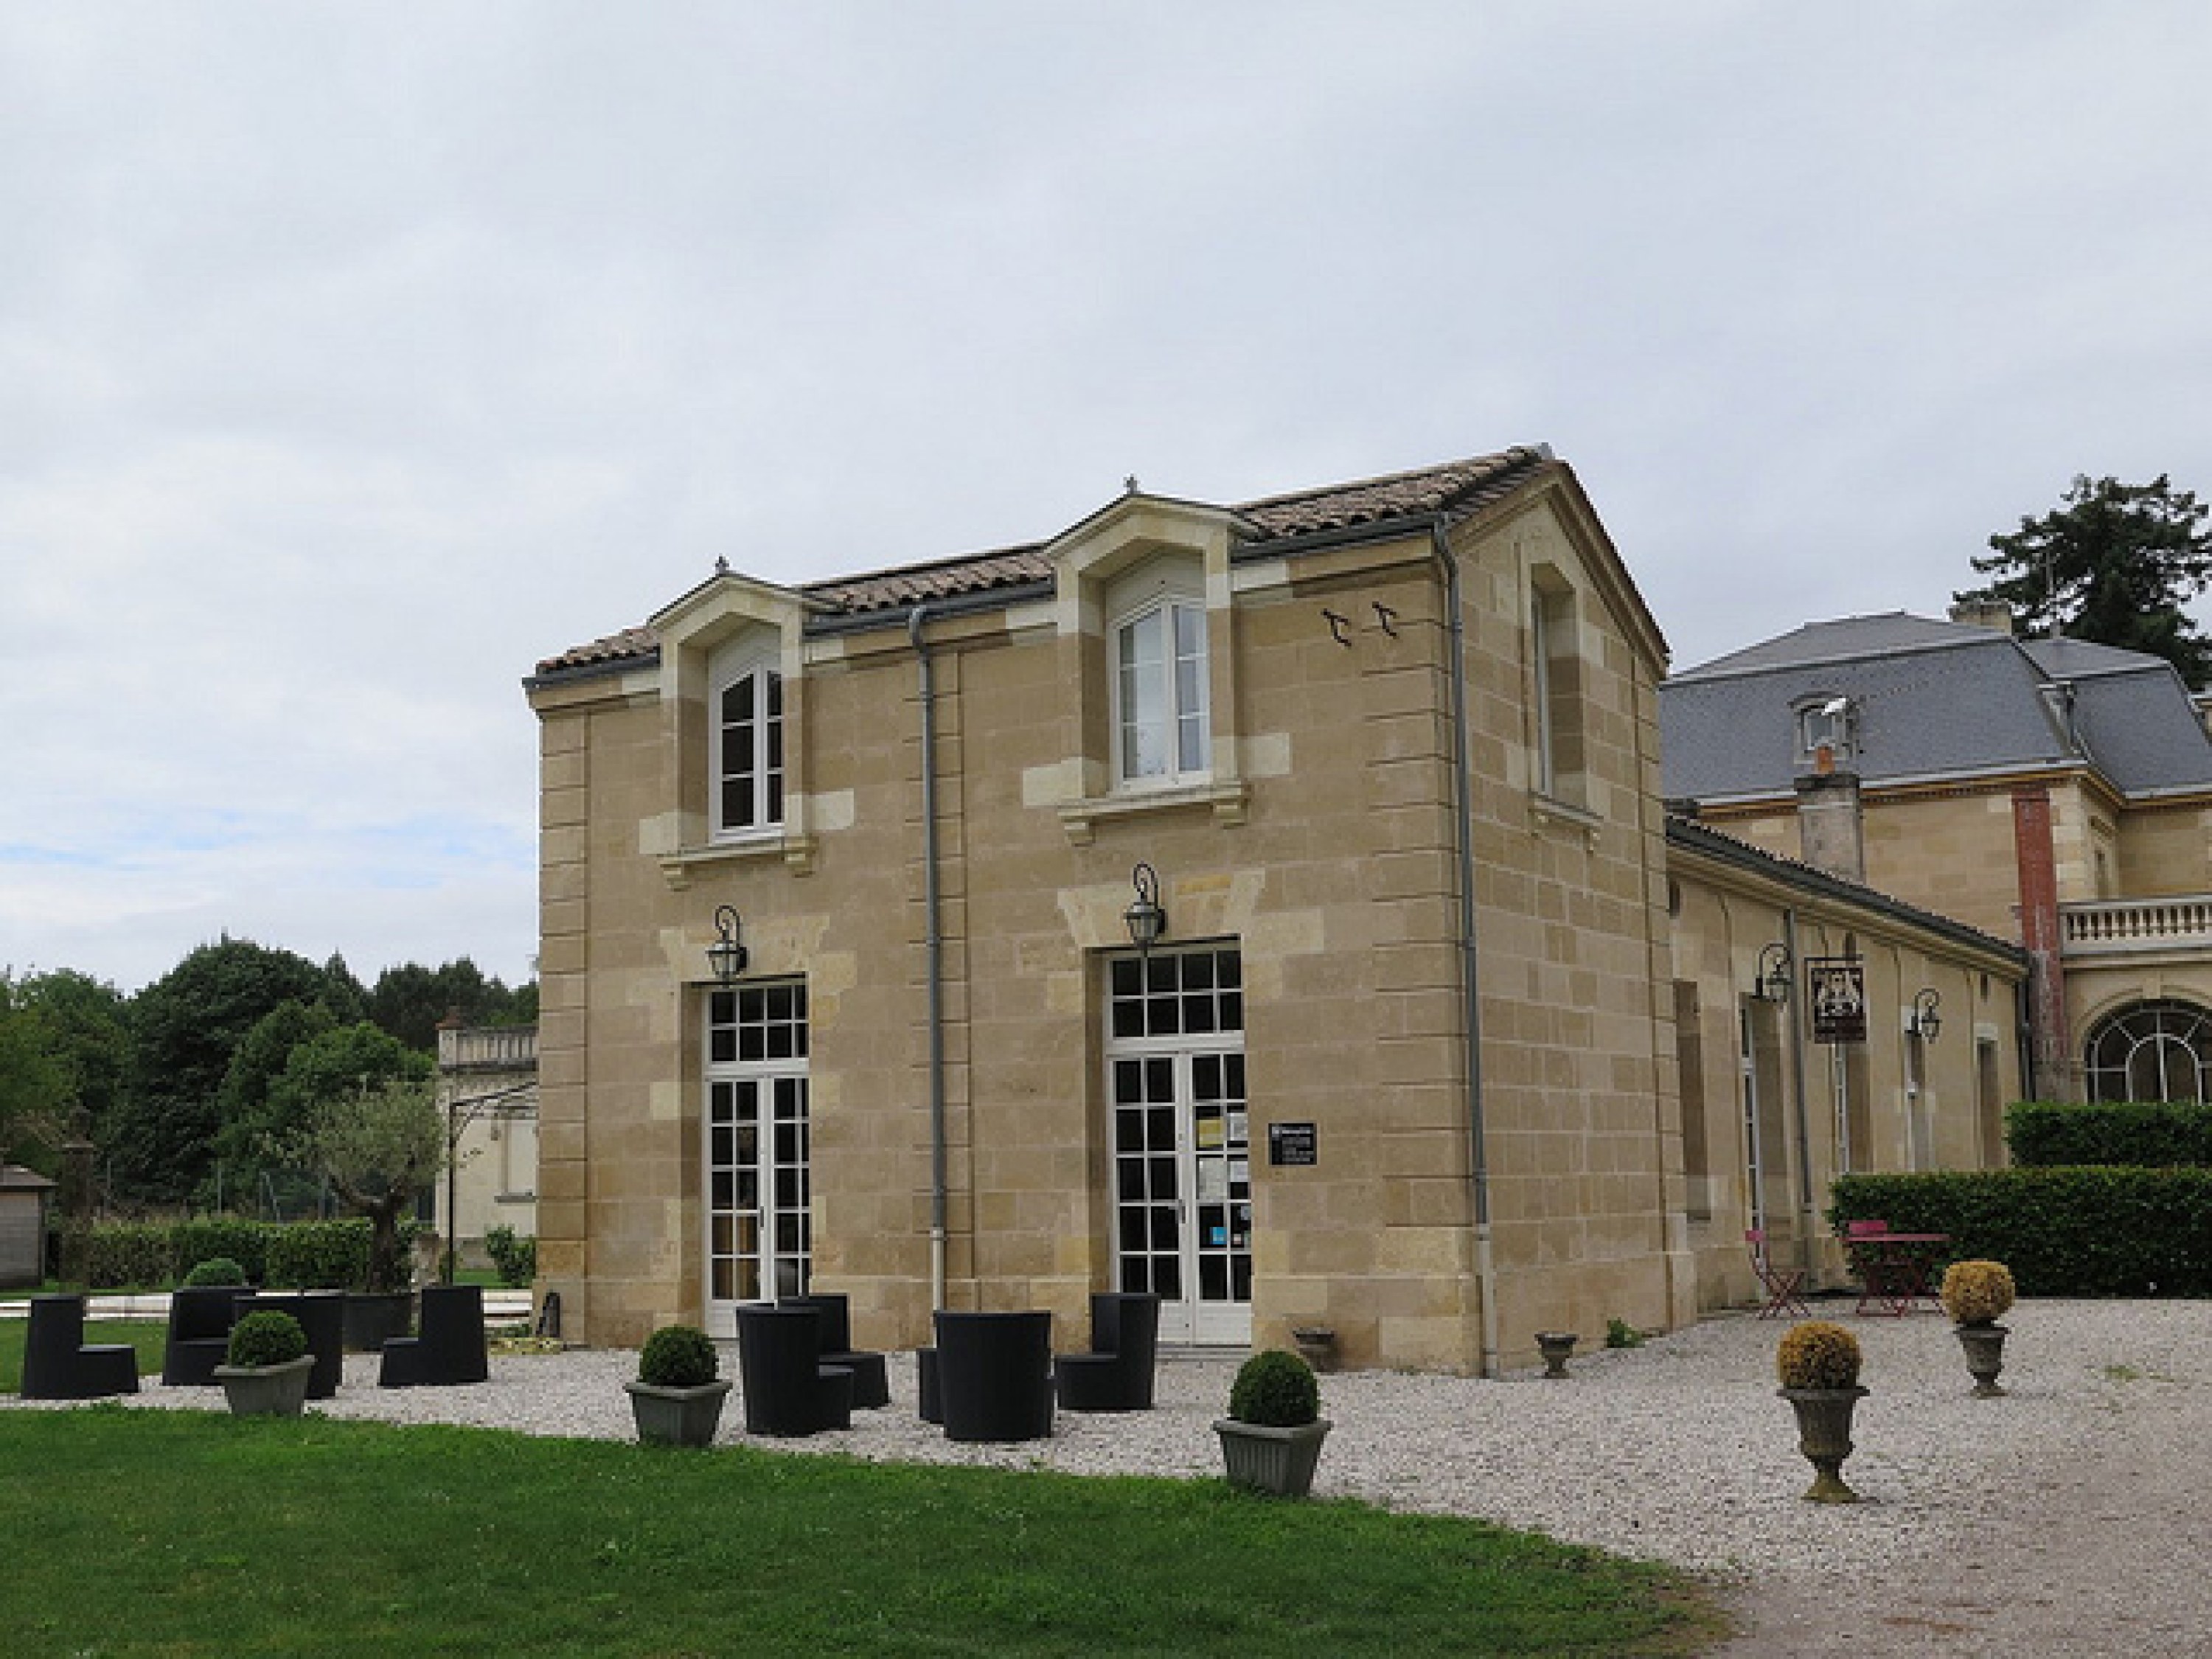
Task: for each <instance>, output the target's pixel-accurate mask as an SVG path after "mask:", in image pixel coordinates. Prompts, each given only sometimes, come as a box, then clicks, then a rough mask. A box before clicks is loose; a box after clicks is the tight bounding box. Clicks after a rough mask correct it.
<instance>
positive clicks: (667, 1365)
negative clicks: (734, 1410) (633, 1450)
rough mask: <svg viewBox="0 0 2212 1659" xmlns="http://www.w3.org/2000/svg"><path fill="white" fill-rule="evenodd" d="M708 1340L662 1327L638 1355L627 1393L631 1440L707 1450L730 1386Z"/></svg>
mask: <svg viewBox="0 0 2212 1659" xmlns="http://www.w3.org/2000/svg"><path fill="white" fill-rule="evenodd" d="M720 1370H721V1356H720V1354H719V1353H718V1352H716V1351H715V1347H714V1340H713V1339H712V1338H711V1337H709V1336H708V1334H707V1333H706V1332H704V1331H702V1330H701V1329H700V1328H698V1327H697V1326H696V1325H664V1326H662V1327H661V1328H659V1330H656V1331H655V1332H653V1334H652V1335H650V1336H648V1337H647V1338H646V1340H645V1346H644V1347H643V1348H642V1349H641V1350H640V1351H639V1352H638V1357H637V1377H636V1380H635V1381H634V1382H629V1383H623V1388H624V1389H627V1390H629V1407H630V1415H631V1416H632V1417H633V1418H634V1419H635V1420H636V1423H637V1437H638V1439H639V1441H640V1442H641V1443H643V1444H645V1445H647V1446H692V1447H700V1446H711V1445H713V1444H714V1431H715V1430H716V1429H718V1428H720V1426H721V1422H722V1404H723V1402H724V1401H726V1400H727V1399H728V1398H729V1395H730V1382H729V1379H728V1378H727V1377H726V1376H720V1374H719V1373H720Z"/></svg>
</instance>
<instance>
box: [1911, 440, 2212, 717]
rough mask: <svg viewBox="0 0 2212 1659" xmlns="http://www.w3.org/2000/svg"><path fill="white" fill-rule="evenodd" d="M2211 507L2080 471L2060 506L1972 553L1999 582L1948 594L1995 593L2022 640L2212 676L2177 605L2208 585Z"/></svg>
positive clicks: (2164, 486)
mask: <svg viewBox="0 0 2212 1659" xmlns="http://www.w3.org/2000/svg"><path fill="white" fill-rule="evenodd" d="M2208 517H2212V506H2206V505H2204V504H2203V503H2200V502H2199V501H2197V497H2196V495H2194V494H2192V493H2191V492H2190V491H2188V490H2185V489H2179V490H2178V489H2174V488H2173V487H2172V483H2171V482H2170V481H2169V480H2168V478H2167V477H2166V474H2165V473H2163V472H2161V473H2160V474H2159V475H2158V477H2156V478H2154V479H2153V480H2152V481H2151V482H2150V483H2147V484H2124V483H2120V482H2119V480H2118V479H2117V478H2097V479H2091V478H2089V477H2087V476H2086V475H2084V476H2081V477H2076V478H2075V480H2074V486H2073V488H2072V489H2069V490H2068V491H2067V492H2066V494H2065V495H2064V496H2063V498H2062V505H2061V506H2059V507H2057V509H2055V510H2053V511H2051V512H2050V513H2045V514H2044V515H2043V516H2042V517H2041V518H2039V519H2027V518H2023V519H2022V520H2021V521H2020V528H2019V529H2018V530H2016V531H2015V532H2012V533H2011V534H2010V535H1996V536H1991V537H1990V547H1991V548H1992V549H1993V550H1994V551H1992V552H1991V553H1990V556H1988V557H1986V558H1977V559H1975V560H1973V561H1972V563H1973V567H1974V568H1975V570H1976V571H1977V572H1978V573H1979V574H1983V575H1984V576H1990V575H1994V576H1996V578H1997V580H1994V581H1992V582H1990V584H1989V586H1986V587H1978V588H1972V589H1968V590H1966V592H1960V593H1957V594H1955V595H1954V596H1953V597H1954V598H1956V599H1960V600H1974V599H1983V600H1987V599H1998V600H2002V601H2003V603H2004V604H2006V605H2008V606H2010V607H2011V610H2012V613H2013V617H2014V618H2015V623H2016V625H2017V626H2018V627H2019V629H2020V631H2021V633H2022V634H2023V635H2027V636H2028V637H2029V638H2036V639H2040V638H2047V637H2049V636H2050V635H2053V634H2064V635H2067V636H2068V637H2069V638H2070V639H2077V640H2090V641H2094V642H2096V643H2097V644H2100V645H2111V646H2117V647H2120V648H2122V649H2124V650H2128V651H2142V652H2147V653H2149V654H2151V655H2153V656H2158V657H2163V658H2165V659H2166V660H2167V661H2168V662H2170V663H2172V665H2174V667H2175V668H2176V669H2178V670H2179V671H2180V674H2181V678H2183V679H2184V680H2185V681H2186V682H2187V683H2188V684H2189V685H2190V686H2191V688H2192V689H2195V688H2201V687H2203V685H2204V684H2206V683H2207V682H2208V680H2212V640H2207V639H2206V638H2205V637H2204V635H2203V634H2201V633H2200V632H2199V631H2198V630H2197V624H2196V623H2194V622H2193V621H2191V618H2190V617H2189V616H2188V614H2187V612H2185V611H2184V610H2183V609H2182V607H2183V605H2185V604H2187V603H2188V602H2189V601H2190V600H2191V599H2195V598H2196V597H2197V595H2198V594H2200V593H2202V592H2203V591H2204V590H2205V587H2206V586H2208V584H2212V533H2208V532H2206V530H2205V527H2204V525H2205V520H2206V519H2207V518H2208Z"/></svg>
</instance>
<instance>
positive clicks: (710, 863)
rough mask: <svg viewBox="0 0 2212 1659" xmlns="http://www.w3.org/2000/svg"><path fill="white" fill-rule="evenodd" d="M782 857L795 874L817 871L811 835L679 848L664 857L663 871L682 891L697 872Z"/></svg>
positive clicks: (661, 871)
mask: <svg viewBox="0 0 2212 1659" xmlns="http://www.w3.org/2000/svg"><path fill="white" fill-rule="evenodd" d="M771 859H781V860H783V862H784V863H785V864H786V865H787V866H789V867H790V869H791V871H792V872H793V874H794V875H801V876H804V875H811V873H812V872H813V870H814V837H813V836H793V835H774V836H756V837H754V838H753V839H751V840H749V841H726V842H715V843H714V845H712V846H709V847H679V848H677V849H676V850H675V851H674V852H672V853H664V854H661V856H660V873H661V874H662V875H663V876H664V877H665V878H667V881H668V884H669V885H670V886H671V887H672V888H674V889H675V890H678V892H681V891H682V890H684V888H686V887H689V886H690V884H691V878H692V877H693V876H694V875H696V874H697V873H699V872H702V871H713V870H715V869H718V868H720V866H724V865H731V864H754V863H765V862H767V861H768V860H771Z"/></svg>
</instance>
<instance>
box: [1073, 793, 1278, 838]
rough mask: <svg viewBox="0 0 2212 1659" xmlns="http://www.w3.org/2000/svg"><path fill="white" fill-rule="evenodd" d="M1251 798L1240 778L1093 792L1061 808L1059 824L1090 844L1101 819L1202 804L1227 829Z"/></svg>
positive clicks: (1238, 819)
mask: <svg viewBox="0 0 2212 1659" xmlns="http://www.w3.org/2000/svg"><path fill="white" fill-rule="evenodd" d="M1251 799H1252V789H1251V786H1250V785H1249V784H1247V783H1244V782H1243V781H1229V782H1213V783H1199V784H1183V785H1180V786H1178V787H1174V788H1169V789H1143V790H1131V791H1130V792H1128V793H1126V794H1120V795H1091V796H1088V797H1086V798H1085V799H1082V800H1073V801H1069V802H1068V803H1067V804H1066V805H1064V806H1062V807H1061V808H1060V828H1061V829H1065V830H1066V832H1067V839H1068V840H1069V841H1070V842H1072V843H1073V844H1074V845H1075V846H1078V847H1087V846H1089V845H1090V844H1091V835H1092V833H1093V831H1094V830H1095V829H1096V828H1097V823H1098V822H1099V820H1100V819H1102V818H1103V819H1109V820H1110V819H1114V818H1131V817H1146V816H1147V815H1148V814H1151V813H1154V812H1174V811H1189V810H1191V809H1192V808H1194V807H1203V808H1206V810H1208V811H1211V812H1212V814H1213V821H1214V823H1217V824H1219V825H1220V826H1222V827H1223V828H1225V829H1226V828H1228V827H1230V826H1231V825H1235V824H1239V823H1243V822H1244V815H1245V810H1246V808H1247V807H1248V806H1249V805H1250V803H1251Z"/></svg>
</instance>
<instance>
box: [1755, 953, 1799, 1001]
mask: <svg viewBox="0 0 2212 1659" xmlns="http://www.w3.org/2000/svg"><path fill="white" fill-rule="evenodd" d="M1795 966H1796V964H1795V963H1792V962H1791V961H1790V947H1789V946H1788V945H1782V944H1774V945H1768V946H1767V947H1766V948H1765V950H1764V951H1760V952H1759V977H1758V978H1757V979H1756V980H1754V981H1753V983H1752V987H1751V994H1752V995H1753V997H1755V998H1757V999H1758V1000H1759V1001H1761V1002H1787V1001H1789V1000H1790V974H1791V971H1792V969H1794V968H1795Z"/></svg>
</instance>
